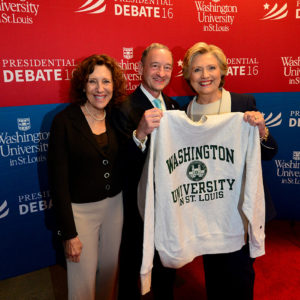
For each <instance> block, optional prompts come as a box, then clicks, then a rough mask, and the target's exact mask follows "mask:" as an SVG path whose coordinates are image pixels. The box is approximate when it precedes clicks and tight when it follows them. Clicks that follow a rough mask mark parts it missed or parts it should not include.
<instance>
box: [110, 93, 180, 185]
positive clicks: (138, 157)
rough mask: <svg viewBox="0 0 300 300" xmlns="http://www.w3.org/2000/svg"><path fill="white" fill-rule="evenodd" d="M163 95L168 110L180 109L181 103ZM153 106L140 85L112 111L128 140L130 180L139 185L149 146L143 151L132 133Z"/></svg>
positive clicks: (120, 131)
mask: <svg viewBox="0 0 300 300" xmlns="http://www.w3.org/2000/svg"><path fill="white" fill-rule="evenodd" d="M162 96H163V99H164V102H165V105H166V109H167V110H172V109H179V105H178V103H177V102H176V101H174V100H172V99H171V98H169V97H168V96H166V95H165V94H162ZM151 108H153V105H152V103H151V102H150V100H149V99H148V98H147V96H146V95H145V94H144V93H143V92H142V90H141V88H140V87H138V88H137V89H136V90H135V91H134V92H133V93H132V94H131V95H129V96H128V97H127V99H126V100H125V101H124V102H122V103H121V104H120V105H119V106H118V107H117V108H116V109H114V111H113V113H112V115H113V119H114V124H115V127H116V128H117V129H118V131H119V133H120V134H121V135H122V136H123V138H124V137H125V139H126V141H127V145H126V147H125V149H126V164H127V165H128V168H129V169H127V171H128V172H129V174H128V176H129V177H130V181H131V183H132V184H134V185H137V184H138V181H139V179H140V175H141V172H142V168H143V166H144V162H145V158H146V154H147V149H148V147H146V150H145V151H144V152H142V151H141V150H140V149H139V148H138V147H137V145H136V144H135V142H134V140H133V138H132V133H133V131H134V130H135V129H137V127H138V124H139V122H140V120H141V118H142V116H143V114H144V112H145V111H146V110H148V109H151ZM149 140H150V138H148V141H147V145H148V143H149Z"/></svg>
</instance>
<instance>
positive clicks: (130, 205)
mask: <svg viewBox="0 0 300 300" xmlns="http://www.w3.org/2000/svg"><path fill="white" fill-rule="evenodd" d="M172 68H173V58H172V53H171V52H170V50H169V49H168V48H167V47H166V46H164V45H161V44H157V43H154V44H151V45H150V46H149V47H147V48H146V49H145V51H144V52H143V54H142V58H141V63H140V70H139V71H140V74H141V75H142V83H141V85H140V86H139V87H138V88H137V89H136V90H135V91H134V92H133V93H132V94H131V95H130V96H128V98H127V99H126V101H125V102H122V103H121V104H120V105H119V107H117V109H116V110H115V111H114V114H113V115H114V119H115V126H116V127H117V129H118V130H119V132H120V133H121V134H122V136H123V137H125V140H126V145H125V151H126V152H127V153H126V154H127V155H126V157H127V159H126V170H127V176H126V178H124V188H123V196H124V225H123V237H122V243H121V250H120V280H119V299H126V300H127V299H130V300H133V299H141V294H140V286H139V275H140V268H141V262H142V254H143V221H142V218H141V216H140V214H139V212H138V206H137V186H138V183H139V179H140V176H141V172H142V169H143V166H144V162H145V158H146V153H147V144H148V143H149V138H150V136H149V135H150V134H151V132H152V131H153V130H154V129H155V128H157V127H158V126H159V122H160V119H161V117H162V116H163V111H164V110H169V109H178V108H179V105H178V104H177V102H175V101H174V100H172V99H170V98H169V97H167V96H166V95H165V94H163V93H162V91H163V89H164V88H165V87H166V86H167V85H168V83H169V81H170V79H171V74H172ZM156 102H158V103H159V104H157V103H156ZM157 105H159V106H157ZM158 107H160V108H158ZM174 280H175V270H174V269H169V268H165V267H163V266H162V264H161V262H160V259H159V256H158V254H157V253H156V254H155V258H154V267H153V273H152V290H153V295H154V299H155V300H158V299H162V300H168V299H173V284H174Z"/></svg>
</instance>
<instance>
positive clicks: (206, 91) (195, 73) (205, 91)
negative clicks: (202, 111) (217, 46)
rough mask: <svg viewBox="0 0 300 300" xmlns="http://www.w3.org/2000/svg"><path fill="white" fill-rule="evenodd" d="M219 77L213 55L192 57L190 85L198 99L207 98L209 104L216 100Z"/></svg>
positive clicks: (219, 72)
mask: <svg viewBox="0 0 300 300" xmlns="http://www.w3.org/2000/svg"><path fill="white" fill-rule="evenodd" d="M221 76H222V74H221V69H220V66H219V63H218V60H217V58H216V57H215V56H214V55H213V54H211V53H205V54H199V55H197V56H195V57H194V59H193V61H192V63H191V67H190V84H191V86H192V87H193V89H194V90H195V91H196V92H197V94H198V98H201V96H205V97H209V99H210V101H209V102H213V101H215V100H218V99H219V97H220V93H221V92H220V90H219V86H220V82H221Z"/></svg>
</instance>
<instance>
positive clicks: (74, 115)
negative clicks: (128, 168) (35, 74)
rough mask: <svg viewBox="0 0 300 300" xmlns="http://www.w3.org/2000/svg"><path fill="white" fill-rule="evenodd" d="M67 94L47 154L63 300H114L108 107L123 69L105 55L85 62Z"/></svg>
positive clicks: (117, 198) (114, 201)
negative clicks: (63, 263)
mask: <svg viewBox="0 0 300 300" xmlns="http://www.w3.org/2000/svg"><path fill="white" fill-rule="evenodd" d="M70 94H71V99H72V103H71V104H70V105H69V106H67V107H66V108H65V109H64V110H63V111H62V112H60V113H59V114H57V115H56V116H55V118H54V120H53V123H52V127H51V131H50V140H49V152H48V167H49V179H50V187H51V192H52V198H53V203H54V209H55V212H56V218H57V225H58V229H59V234H60V236H61V237H62V239H63V241H64V242H63V243H64V250H65V256H66V259H67V274H68V294H69V296H68V297H69V299H84V300H88V299H95V295H96V299H103V300H105V299H113V295H114V294H115V291H116V290H115V289H116V277H117V267H118V254H119V246H120V240H121V232H122V225H123V203H122V194H121V180H120V179H121V178H120V177H121V167H120V164H121V159H120V153H121V151H120V150H119V144H120V143H119V140H118V138H117V136H116V133H115V130H114V128H113V126H112V123H111V116H110V107H111V106H112V105H114V104H115V103H117V102H120V101H121V100H122V99H123V96H124V95H125V80H124V77H123V73H122V70H121V68H120V67H119V65H118V64H117V62H116V61H115V60H114V59H112V58H111V57H109V56H106V55H93V56H90V57H88V58H86V59H85V60H83V61H82V62H81V63H80V64H79V65H78V67H77V68H76V70H75V71H74V73H73V78H72V80H71V90H70Z"/></svg>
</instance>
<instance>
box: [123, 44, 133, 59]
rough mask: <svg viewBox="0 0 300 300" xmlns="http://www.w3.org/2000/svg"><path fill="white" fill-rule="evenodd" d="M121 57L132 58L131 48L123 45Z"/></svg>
mask: <svg viewBox="0 0 300 300" xmlns="http://www.w3.org/2000/svg"><path fill="white" fill-rule="evenodd" d="M123 57H124V58H126V59H131V58H133V48H125V47H123Z"/></svg>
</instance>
